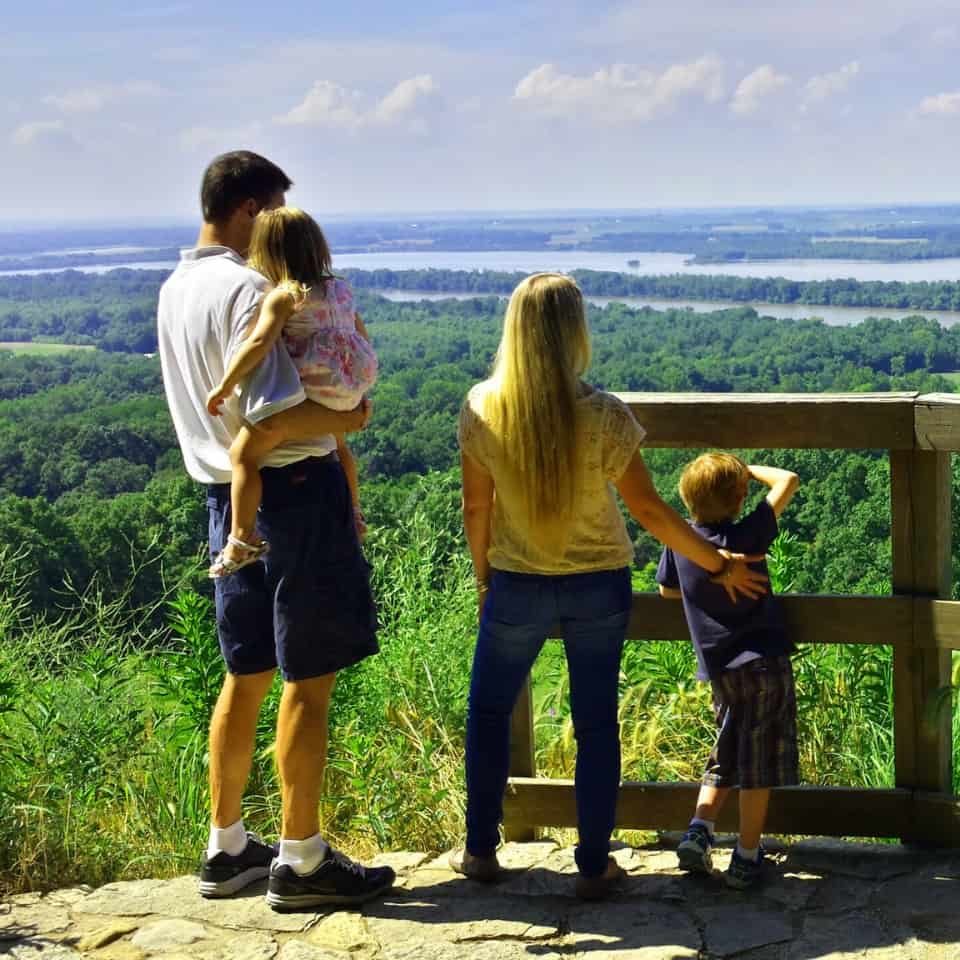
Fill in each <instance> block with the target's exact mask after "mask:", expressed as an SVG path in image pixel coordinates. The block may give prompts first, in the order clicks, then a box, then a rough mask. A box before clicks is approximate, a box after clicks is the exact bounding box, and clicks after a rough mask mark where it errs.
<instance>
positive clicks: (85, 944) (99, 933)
mask: <svg viewBox="0 0 960 960" xmlns="http://www.w3.org/2000/svg"><path fill="white" fill-rule="evenodd" d="M139 926H140V924H139V922H138V921H136V920H114V921H113V922H112V923H107V924H104V925H103V926H102V927H97V928H96V929H95V930H91V931H90V932H89V933H88V934H86V935H85V936H84V937H82V938H81V939H80V940H79V941H78V942H77V949H78V950H79V951H80V952H81V953H82V952H85V951H87V950H99V949H101V947H106V946H108V945H109V944H111V943H113V942H114V941H115V940H119V939H120V938H121V937H124V936H126V935H127V934H128V933H133V932H134V931H135V930H136V929H137V928H138V927H139Z"/></svg>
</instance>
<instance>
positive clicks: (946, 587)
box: [890, 450, 953, 844]
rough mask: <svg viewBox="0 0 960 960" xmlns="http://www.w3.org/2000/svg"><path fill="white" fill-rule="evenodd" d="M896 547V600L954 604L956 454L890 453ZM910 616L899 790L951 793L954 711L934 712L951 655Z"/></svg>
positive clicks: (921, 831) (900, 704)
mask: <svg viewBox="0 0 960 960" xmlns="http://www.w3.org/2000/svg"><path fill="white" fill-rule="evenodd" d="M890 504H891V520H892V522H891V547H892V561H893V571H892V573H893V590H894V593H902V594H911V595H913V596H920V597H940V598H946V599H949V597H950V592H951V585H952V571H951V558H950V546H951V527H952V523H951V510H950V454H949V453H943V452H938V451H930V450H904V451H891V453H890ZM920 629H924V628H921V627H920V625H919V624H918V622H917V618H916V617H911V628H910V633H909V635H908V636H907V637H905V638H904V640H903V642H901V643H898V644H896V645H895V646H894V649H893V695H894V696H893V702H894V706H893V709H894V750H895V764H896V785H897V786H898V787H904V788H907V789H910V790H919V791H932V792H936V793H942V794H952V793H953V771H952V759H953V758H952V752H953V745H952V734H951V711H950V710H949V709H943V710H940V711H939V712H937V711H935V710H934V706H935V703H936V700H937V692H938V691H940V690H942V689H943V688H945V687H949V684H950V679H951V670H950V651H949V650H938V649H935V647H934V646H933V644H932V643H931V642H930V641H931V638H928V637H921V636H918V630H920ZM935 832H936V829H935V825H934V824H931V823H929V822H920V818H916V819H915V820H914V827H913V829H911V831H910V835H909V836H905V837H902V839H903V840H904V841H914V842H920V843H933V844H935V843H936V842H937V841H938V837H937V836H935V835H934V834H935Z"/></svg>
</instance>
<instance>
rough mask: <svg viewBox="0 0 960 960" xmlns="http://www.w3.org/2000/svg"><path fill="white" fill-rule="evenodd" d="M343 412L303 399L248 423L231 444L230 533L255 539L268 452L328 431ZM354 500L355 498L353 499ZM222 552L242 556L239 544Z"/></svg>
mask: <svg viewBox="0 0 960 960" xmlns="http://www.w3.org/2000/svg"><path fill="white" fill-rule="evenodd" d="M344 416H346V415H345V414H342V413H340V412H338V411H334V410H329V409H328V408H327V407H323V406H321V405H320V404H318V403H313V402H312V401H310V400H305V401H304V402H303V403H299V404H297V406H295V407H291V408H290V409H289V410H283V411H282V412H280V413H277V414H274V416H272V417H267V419H266V420H263V421H261V422H260V423H257V424H247V425H246V426H244V427H243V428H242V429H241V430H240V432H239V433H238V434H237V437H236V439H235V440H234V442H233V444H232V446H231V447H230V464H231V470H232V476H231V484H230V505H231V516H232V519H231V527H230V536H232V537H234V538H235V539H236V540H242V541H243V542H244V543H250V544H254V543H258V542H259V537H258V536H257V529H256V527H257V508H258V507H259V506H260V499H261V497H262V496H263V483H262V481H261V479H260V464H261V463H263V461H264V459H265V458H266V457H267V455H268V454H269V453H270V452H271V451H273V450H275V449H276V448H277V447H279V446H280V444H282V443H288V442H290V441H292V440H310V439H312V438H315V437H320V436H323V435H324V434H329V433H330V426H331V424H332V423H334V424H336V423H341V422H342V420H343V418H344ZM355 502H356V501H355ZM223 553H224V556H225V557H227V558H228V559H230V560H232V561H235V562H238V561H240V560H242V559H244V556H245V551H244V550H243V548H242V547H235V546H233V545H232V544H227V546H226V547H224V551H223Z"/></svg>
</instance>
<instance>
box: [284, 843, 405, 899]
mask: <svg viewBox="0 0 960 960" xmlns="http://www.w3.org/2000/svg"><path fill="white" fill-rule="evenodd" d="M395 879H396V874H395V873H394V872H393V869H392V868H391V867H364V866H361V865H360V864H359V863H354V861H353V860H351V859H350V858H349V857H346V856H344V855H343V854H342V853H340V851H339V850H334V849H333V847H331V848H330V852H329V853H328V854H327V858H326V859H325V860H324V861H323V863H321V864H320V866H319V867H317V869H316V870H314V871H313V873H308V874H306V875H305V876H300V874H298V873H297V872H296V871H295V870H294V869H293V867H290V866H288V865H287V864H278V863H275V864H274V865H273V866H272V867H271V868H270V879H269V880H268V881H267V903H269V904H270V906H271V907H273V909H274V910H300V909H302V908H304V907H320V906H325V905H328V904H332V905H337V904H341V905H348V904H356V903H364V902H366V901H367V900H371V899H372V898H373V897H375V896H377V894H379V893H383V892H384V891H385V890H389V889H390V887H392V886H393V881H394V880H395Z"/></svg>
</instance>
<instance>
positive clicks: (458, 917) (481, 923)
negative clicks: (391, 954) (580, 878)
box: [364, 897, 562, 944]
mask: <svg viewBox="0 0 960 960" xmlns="http://www.w3.org/2000/svg"><path fill="white" fill-rule="evenodd" d="M364 918H365V920H366V922H367V927H368V928H369V930H370V933H371V934H372V935H373V937H374V938H375V939H376V940H377V941H379V942H380V943H381V944H388V943H403V942H405V941H406V940H409V939H420V940H445V941H447V942H449V943H459V942H464V941H477V940H504V939H510V940H546V939H549V938H550V937H555V936H556V935H557V933H558V932H559V927H560V924H561V921H562V913H561V912H560V911H559V910H558V909H555V908H552V907H551V905H550V904H548V903H545V904H539V903H537V902H536V901H531V900H528V899H523V898H510V897H487V898H482V899H481V898H469V899H463V900H434V901H430V900H417V899H410V900H401V899H395V900H387V901H386V902H383V903H376V904H373V905H371V906H369V907H367V908H365V909H364Z"/></svg>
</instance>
